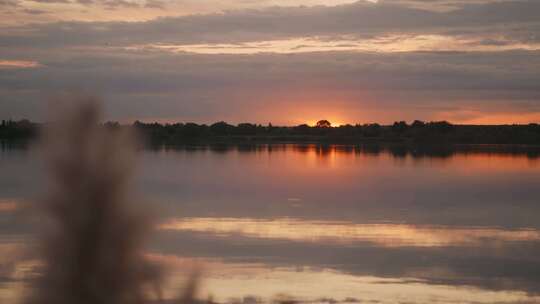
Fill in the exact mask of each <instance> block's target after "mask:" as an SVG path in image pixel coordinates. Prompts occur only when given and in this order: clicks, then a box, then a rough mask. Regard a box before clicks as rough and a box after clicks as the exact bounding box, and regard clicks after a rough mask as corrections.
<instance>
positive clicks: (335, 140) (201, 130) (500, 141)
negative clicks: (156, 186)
mask: <svg viewBox="0 0 540 304" xmlns="http://www.w3.org/2000/svg"><path fill="white" fill-rule="evenodd" d="M103 125H104V127H106V128H109V129H111V130H114V129H119V128H133V129H135V130H136V131H137V132H138V133H139V134H141V135H142V137H143V138H144V139H145V141H146V142H147V143H148V144H150V145H160V144H163V145H177V144H190V143H191V144H275V143H276V144H283V143H290V144H309V143H313V144H348V145H351V144H400V145H527V146H540V125H539V124H536V123H532V124H528V125H453V124H450V123H448V122H446V121H439V122H422V121H415V122H413V123H412V124H407V123H406V122H403V121H401V122H395V123H394V124H393V125H379V124H363V125H360V124H357V125H354V126H353V125H344V126H339V127H330V126H324V127H321V126H319V127H312V126H308V125H299V126H294V127H282V126H272V125H271V124H269V125H267V126H263V125H260V124H259V125H258V124H249V123H243V124H238V125H230V124H227V123H225V122H218V123H214V124H211V125H205V124H194V123H176V124H158V123H142V122H138V121H137V122H135V123H133V124H132V125H120V124H118V123H115V122H108V123H105V124H103ZM43 126H44V125H43V124H37V123H32V122H30V121H28V120H22V121H16V122H15V121H2V124H1V125H0V140H2V141H5V142H16V141H20V142H24V141H29V140H32V139H34V138H36V137H39V134H40V130H41V129H42V128H43Z"/></svg>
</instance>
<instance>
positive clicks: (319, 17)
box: [0, 0, 540, 47]
mask: <svg viewBox="0 0 540 304" xmlns="http://www.w3.org/2000/svg"><path fill="white" fill-rule="evenodd" d="M85 1H87V0H85ZM107 3H108V2H107ZM113 3H114V5H113ZM108 5H109V6H111V7H117V6H126V5H128V6H132V5H135V4H133V3H132V2H126V1H121V2H119V1H114V2H110V3H108ZM539 10H540V2H538V1H530V0H529V1H525V0H524V1H512V2H490V3H485V4H470V5H465V6H463V7H461V8H459V9H457V10H452V11H445V12H437V11H428V10H423V9H417V8H411V7H408V6H405V5H402V4H392V3H386V2H381V3H369V2H356V3H354V4H347V5H339V6H335V7H324V6H316V7H295V8H280V7H272V8H266V9H260V10H241V11H230V12H226V13H221V14H210V15H193V16H185V17H167V18H158V19H155V20H151V21H147V22H130V23H126V22H94V23H92V22H91V23H81V22H59V23H52V24H43V25H29V26H26V27H23V28H22V29H19V30H25V31H30V32H32V33H34V35H31V36H20V35H14V34H12V33H11V31H7V32H5V33H4V34H2V35H0V43H1V44H2V45H11V46H14V45H30V44H36V45H37V46H42V47H46V46H48V47H51V46H57V47H60V46H70V45H92V44H103V43H111V44H115V45H117V44H122V45H126V44H140V43H160V42H167V43H184V44H186V43H237V42H247V41H264V40H275V39H287V38H295V37H356V38H357V39H362V38H365V37H374V36H379V35H383V34H388V33H408V34H433V33H439V34H446V35H474V34H478V33H480V34H482V33H484V34H486V33H493V32H494V31H496V32H497V33H498V34H500V35H503V36H506V37H512V33H516V32H517V33H521V32H525V33H526V34H525V36H527V35H528V36H530V37H536V36H537V34H538V32H537V31H536V30H537V26H538V24H539V23H540V22H539V21H538V18H537V14H536V12H537V11H539ZM531 27H532V30H531V31H529V30H528V29H529V28H531ZM518 36H519V35H518ZM535 39H536V38H535Z"/></svg>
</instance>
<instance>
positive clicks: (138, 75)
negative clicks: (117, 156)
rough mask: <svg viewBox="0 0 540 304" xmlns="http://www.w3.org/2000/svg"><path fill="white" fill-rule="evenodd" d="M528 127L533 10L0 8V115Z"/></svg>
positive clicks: (13, 1)
mask: <svg viewBox="0 0 540 304" xmlns="http://www.w3.org/2000/svg"><path fill="white" fill-rule="evenodd" d="M66 92H83V93H90V94H95V95H97V96H100V97H102V98H103V100H104V106H105V109H106V112H107V119H111V120H119V121H122V122H130V121H133V120H136V119H139V120H144V121H160V122H172V121H193V122H198V123H211V122H214V121H219V120H225V121H228V122H230V123H239V122H255V123H262V124H267V123H268V122H272V123H273V124H286V125H295V124H301V123H313V122H314V121H316V120H318V119H323V118H324V119H328V120H330V121H332V122H333V123H334V124H341V123H352V124H355V123H366V122H380V123H391V122H393V121H395V120H407V121H411V120H414V119H421V120H448V121H451V122H454V123H478V124H489V123H529V122H540V1H538V0H431V1H426V0H378V1H376V0H370V1H368V0H360V1H347V0H326V1H325V0H168V1H167V0H0V118H1V119H9V118H12V119H21V118H29V119H32V120H37V121H43V120H45V119H46V118H45V117H46V114H47V109H48V108H49V107H50V105H51V103H50V100H51V99H54V97H55V96H59V95H62V94H64V93H66Z"/></svg>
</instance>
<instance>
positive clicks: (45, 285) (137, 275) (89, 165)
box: [26, 98, 197, 304]
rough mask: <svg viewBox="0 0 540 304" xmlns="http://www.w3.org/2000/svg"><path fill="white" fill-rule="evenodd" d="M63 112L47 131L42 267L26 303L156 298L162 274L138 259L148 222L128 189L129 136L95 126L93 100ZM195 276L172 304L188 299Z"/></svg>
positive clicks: (111, 303) (117, 303)
mask: <svg viewBox="0 0 540 304" xmlns="http://www.w3.org/2000/svg"><path fill="white" fill-rule="evenodd" d="M76 104H77V106H75V107H71V109H68V110H66V109H64V110H62V114H61V115H59V117H58V119H57V120H56V121H55V122H54V123H51V124H50V126H49V128H48V130H47V132H46V133H45V137H44V138H45V147H46V151H47V162H48V173H49V179H50V181H51V182H50V185H49V187H48V189H49V190H48V196H47V199H46V200H45V202H44V207H45V208H44V212H45V213H44V217H45V219H46V222H47V225H46V227H47V229H44V231H43V233H42V237H41V241H42V242H41V243H42V244H41V245H42V246H41V249H42V252H41V253H42V257H41V258H42V260H43V261H44V266H43V269H42V270H41V271H40V276H39V278H38V279H37V280H36V281H35V284H34V286H33V288H32V291H33V292H32V293H31V294H30V295H29V296H28V297H27V299H26V304H140V303H148V302H154V301H155V300H160V298H161V296H160V294H161V285H162V275H161V270H160V268H159V267H158V265H155V264H152V263H151V262H149V261H148V260H147V259H145V258H144V256H143V252H142V251H143V245H144V240H145V238H146V237H147V235H148V232H149V231H151V219H150V218H149V217H148V216H146V215H145V212H144V211H143V210H141V209H140V208H137V207H136V205H137V204H136V200H135V195H133V194H132V192H131V191H130V179H131V177H132V173H133V167H134V151H135V149H134V140H133V139H134V137H133V135H130V134H127V133H125V132H124V131H122V130H121V129H117V130H110V129H107V128H104V127H103V126H102V125H100V124H99V122H100V112H99V109H98V107H97V106H96V104H97V103H96V101H95V100H93V99H92V98H84V99H82V100H78V101H77V102H76ZM196 285H197V281H196V280H195V279H193V280H192V281H191V283H190V285H189V286H187V288H186V292H185V294H184V295H183V296H181V297H179V299H178V300H177V301H175V302H182V303H187V302H192V301H193V294H194V290H195V288H196Z"/></svg>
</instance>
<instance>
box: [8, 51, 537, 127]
mask: <svg viewBox="0 0 540 304" xmlns="http://www.w3.org/2000/svg"><path fill="white" fill-rule="evenodd" d="M105 50H106V49H105ZM16 55H17V52H15V51H14V53H13V56H16ZM18 55H19V56H24V55H25V54H24V53H21V52H18ZM40 62H41V63H42V64H43V65H44V66H45V68H41V69H24V70H23V69H19V70H5V71H4V72H0V82H1V83H2V84H3V90H1V91H0V96H2V100H4V101H5V102H2V103H0V109H1V110H2V111H1V112H2V113H3V114H4V115H13V116H29V115H32V114H31V113H29V112H26V111H27V110H25V109H26V108H27V107H29V105H30V104H32V105H34V106H35V105H36V103H37V104H39V100H40V99H43V96H44V95H45V96H47V94H54V93H56V92H58V91H63V90H66V89H79V88H85V89H86V90H90V91H93V92H99V93H102V94H103V95H104V97H106V99H107V100H110V102H109V104H108V105H109V106H110V108H109V109H108V110H109V111H110V112H109V113H110V114H111V115H112V117H113V118H115V119H129V118H130V117H133V118H135V117H138V118H144V117H146V118H152V117H153V118H156V117H161V118H169V119H171V120H174V119H183V120H187V119H189V120H196V121H206V122H209V121H213V120H221V119H226V118H230V117H234V118H233V119H234V120H245V121H257V122H267V121H269V120H271V121H276V120H279V122H280V123H294V121H293V120H292V117H283V115H281V114H279V112H280V111H288V110H289V109H292V108H293V107H296V108H299V109H303V110H302V111H304V113H309V112H313V115H316V113H315V112H317V111H319V112H328V111H339V110H342V111H345V112H347V113H348V115H351V116H352V117H351V119H358V120H364V119H369V117H370V116H371V120H380V121H383V122H384V121H391V120H392V119H407V120H409V119H416V118H421V119H426V120H427V119H432V118H434V117H436V115H438V114H444V113H450V112H456V113H457V112H461V113H462V112H463V110H469V111H470V113H478V112H482V111H487V112H496V111H499V112H505V111H506V112H513V113H520V112H521V113H525V112H529V113H535V112H536V113H538V112H540V103H539V102H538V100H540V89H539V88H538V85H537V84H538V83H539V82H540V78H539V75H538V72H537V71H538V69H540V56H539V51H507V52H474V53H467V52H449V53H441V52H413V53H395V54H393V53H391V54H377V53H355V52H325V53H306V54H296V55H288V54H282V55H281V54H259V55H256V56H253V55H194V54H185V53H184V54H169V53H164V52H157V51H148V52H144V51H135V52H123V53H119V52H118V51H113V52H111V53H108V52H107V51H101V52H96V51H94V52H88V53H85V52H80V53H77V52H73V53H70V52H60V53H55V54H52V53H51V54H47V56H46V57H44V58H42V59H41V61H40ZM36 109H37V108H36ZM24 112H26V113H25V114H23V113H24ZM38 112H39V111H37V110H36V111H33V112H32V113H34V115H36V114H35V113H38ZM262 113H265V114H264V115H262ZM355 115H356V118H354V116H355ZM445 115H448V114H445ZM398 116H399V117H398ZM278 117H279V118H278Z"/></svg>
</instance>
